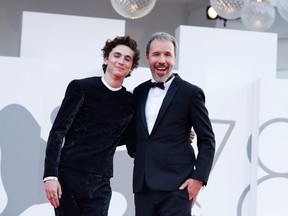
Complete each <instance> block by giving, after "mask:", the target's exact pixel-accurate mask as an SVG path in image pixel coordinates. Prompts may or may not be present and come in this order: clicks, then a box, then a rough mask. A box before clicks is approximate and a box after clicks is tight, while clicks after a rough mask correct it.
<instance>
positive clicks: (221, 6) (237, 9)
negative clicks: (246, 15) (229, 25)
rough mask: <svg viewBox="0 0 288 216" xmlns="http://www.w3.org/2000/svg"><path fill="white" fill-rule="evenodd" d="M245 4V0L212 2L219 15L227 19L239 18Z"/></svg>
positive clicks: (214, 0)
mask: <svg viewBox="0 0 288 216" xmlns="http://www.w3.org/2000/svg"><path fill="white" fill-rule="evenodd" d="M244 2H245V0H210V4H211V6H212V7H213V8H214V10H215V11H216V12H217V14H218V15H219V16H220V17H223V18H225V19H237V18H239V17H240V15H241V9H242V7H243V5H244Z"/></svg>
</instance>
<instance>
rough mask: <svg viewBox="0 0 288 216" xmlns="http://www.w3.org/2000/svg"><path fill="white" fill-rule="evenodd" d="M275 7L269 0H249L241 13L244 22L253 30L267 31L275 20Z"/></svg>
mask: <svg viewBox="0 0 288 216" xmlns="http://www.w3.org/2000/svg"><path fill="white" fill-rule="evenodd" d="M275 14H276V13H275V8H274V6H273V5H272V4H271V3H270V2H269V1H267V0H248V1H247V2H246V3H245V4H244V6H243V8H242V13H241V19H242V23H243V24H244V26H246V28H248V29H249V30H252V31H266V30H267V29H269V28H270V27H271V26H272V24H273V23H274V21H275Z"/></svg>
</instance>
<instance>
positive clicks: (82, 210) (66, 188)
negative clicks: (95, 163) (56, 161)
mask: <svg viewBox="0 0 288 216" xmlns="http://www.w3.org/2000/svg"><path fill="white" fill-rule="evenodd" d="M59 182H60V184H61V188H62V198H61V199H60V206H59V207H58V208H56V209H55V215H56V216H96V215H97V216H107V215H108V208H109V203H110V200H111V194H112V191H111V187H110V178H105V177H103V176H101V175H97V174H94V173H85V172H81V171H78V170H73V169H70V168H63V167H62V168H61V169H59Z"/></svg>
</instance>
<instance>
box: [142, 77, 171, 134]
mask: <svg viewBox="0 0 288 216" xmlns="http://www.w3.org/2000/svg"><path fill="white" fill-rule="evenodd" d="M174 77H175V76H173V77H172V78H171V79H170V80H169V81H168V82H165V83H164V86H165V89H164V90H162V89H160V88H157V87H155V88H151V89H150V91H149V93H148V97H147V101H146V107H145V115H146V122H147V127H148V132H149V134H150V133H151V131H152V129H153V127H154V124H155V121H156V118H157V116H158V113H159V110H160V107H161V105H162V102H163V99H164V97H165V95H166V93H167V91H168V89H169V87H170V85H171V83H172V81H173V79H174ZM152 82H155V80H154V79H153V78H152Z"/></svg>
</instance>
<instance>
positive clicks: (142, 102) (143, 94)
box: [139, 83, 150, 133]
mask: <svg viewBox="0 0 288 216" xmlns="http://www.w3.org/2000/svg"><path fill="white" fill-rule="evenodd" d="M149 90H150V86H149V84H148V83H147V85H145V87H144V88H143V91H142V92H141V95H140V97H139V98H141V100H140V101H139V103H140V105H139V106H140V115H141V123H142V124H143V125H144V128H145V129H146V131H147V133H148V127H147V121H146V114H145V107H146V101H147V97H148V92H149Z"/></svg>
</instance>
